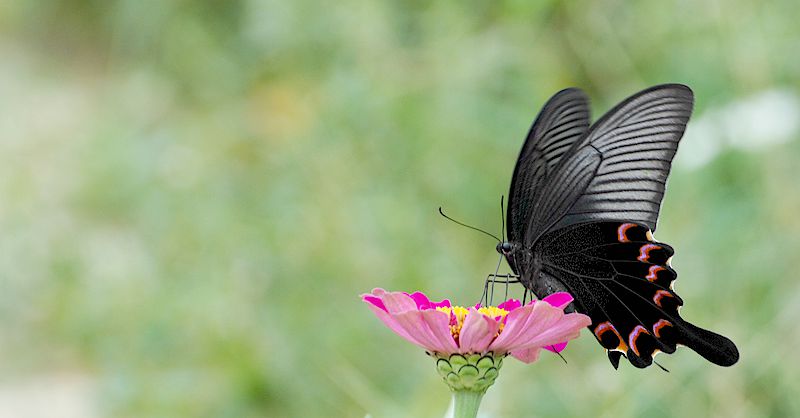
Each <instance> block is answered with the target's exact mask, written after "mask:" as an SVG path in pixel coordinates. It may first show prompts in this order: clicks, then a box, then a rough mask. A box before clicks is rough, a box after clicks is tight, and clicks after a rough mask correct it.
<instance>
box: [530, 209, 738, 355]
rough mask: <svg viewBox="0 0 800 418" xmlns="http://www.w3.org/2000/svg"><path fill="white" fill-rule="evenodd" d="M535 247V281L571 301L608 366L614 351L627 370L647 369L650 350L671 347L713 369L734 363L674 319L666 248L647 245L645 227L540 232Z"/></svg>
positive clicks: (716, 341) (720, 344)
mask: <svg viewBox="0 0 800 418" xmlns="http://www.w3.org/2000/svg"><path fill="white" fill-rule="evenodd" d="M538 245H539V248H540V254H542V271H543V273H544V274H543V276H544V277H547V276H552V277H553V278H555V279H556V280H557V281H558V283H559V285H562V286H564V287H565V288H566V290H567V291H569V292H570V293H572V295H574V297H575V303H576V308H577V309H578V310H579V311H580V312H583V313H586V314H587V315H589V316H590V317H591V318H592V324H591V326H590V327H589V329H590V330H591V331H592V333H593V334H594V335H595V338H597V340H598V342H599V343H600V344H601V345H602V346H603V347H604V348H605V349H606V350H609V359H610V360H611V362H612V364H613V365H614V367H615V368H616V367H617V364H618V362H619V357H620V353H622V354H625V356H626V357H627V358H628V359H629V360H630V362H631V363H632V364H633V365H634V366H636V367H647V366H649V365H650V364H652V361H653V357H654V355H655V354H656V352H658V351H660V352H664V353H668V354H671V353H673V352H674V351H675V349H676V347H677V345H678V344H681V345H685V346H687V347H689V348H691V349H692V350H694V351H696V352H697V353H698V354H700V355H701V356H703V357H704V358H706V359H707V360H709V361H711V362H712V363H715V364H718V365H721V366H730V365H732V364H734V363H736V361H737V360H738V358H739V352H738V350H737V349H736V346H735V345H734V343H733V342H732V341H731V340H729V339H727V338H725V337H723V336H722V335H719V334H716V333H714V332H711V331H708V330H705V329H702V328H699V327H697V326H695V325H693V324H691V323H689V322H687V321H685V320H683V319H682V318H681V317H680V314H679V312H678V308H679V307H680V306H681V305H683V301H682V300H681V298H680V297H679V296H678V295H677V294H676V293H675V291H674V290H673V282H674V281H675V279H676V277H677V273H676V272H675V271H674V270H673V269H672V268H671V267H670V266H669V259H670V257H672V254H673V250H672V248H671V247H670V246H669V245H667V244H664V243H659V242H655V241H654V240H653V239H652V234H651V233H650V230H649V228H648V227H647V226H646V225H643V224H639V223H631V222H625V223H620V222H613V221H612V222H589V223H583V224H576V225H571V226H569V227H566V228H563V229H559V230H557V231H554V232H551V233H548V234H547V235H545V236H544V237H543V238H542V240H541V241H540V242H539V244H538ZM546 281H547V280H545V282H546ZM538 286H540V287H541V286H543V284H541V283H539V284H538Z"/></svg>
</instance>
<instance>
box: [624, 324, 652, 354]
mask: <svg viewBox="0 0 800 418" xmlns="http://www.w3.org/2000/svg"><path fill="white" fill-rule="evenodd" d="M641 333H645V334H649V332H647V330H646V329H644V327H643V326H641V325H637V326H636V327H634V328H633V331H631V333H630V335H629V336H628V344H630V346H631V350H633V353H634V354H636V355H637V356H638V355H639V349H638V348H636V339H637V338H639V334H641Z"/></svg>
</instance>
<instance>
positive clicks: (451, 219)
mask: <svg viewBox="0 0 800 418" xmlns="http://www.w3.org/2000/svg"><path fill="white" fill-rule="evenodd" d="M439 214H440V215H442V216H444V217H445V218H447V219H448V220H450V221H453V222H455V223H457V224H459V225H461V226H465V227H467V228H469V229H474V230H475V231H478V232H483V233H484V234H486V235H488V236H490V237H492V238H494V239H495V240H497V241H498V242H503V241H500V238H497V237H496V236H494V235H492V234H490V233H488V232H486V231H484V230H482V229H480V228H475V227H474V226H469V225H467V224H465V223H463V222H459V221H457V220H455V219H453V218H451V217H449V216H447V215H445V214H444V212H443V211H442V207H441V206H439Z"/></svg>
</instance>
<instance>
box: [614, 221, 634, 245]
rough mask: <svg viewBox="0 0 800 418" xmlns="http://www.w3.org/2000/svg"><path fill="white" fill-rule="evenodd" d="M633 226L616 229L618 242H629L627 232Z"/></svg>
mask: <svg viewBox="0 0 800 418" xmlns="http://www.w3.org/2000/svg"><path fill="white" fill-rule="evenodd" d="M635 226H636V224H630V223H629V224H622V225H620V226H619V228H617V239H619V242H631V240H629V239H628V235H627V232H628V230H629V229H631V228H633V227H635Z"/></svg>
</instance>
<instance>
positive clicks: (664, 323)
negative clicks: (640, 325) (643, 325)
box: [653, 319, 672, 338]
mask: <svg viewBox="0 0 800 418" xmlns="http://www.w3.org/2000/svg"><path fill="white" fill-rule="evenodd" d="M671 326H672V322H669V321H667V320H666V319H659V320H658V322H656V323H655V324H653V334H655V335H656V338H661V328H664V327H671Z"/></svg>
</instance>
